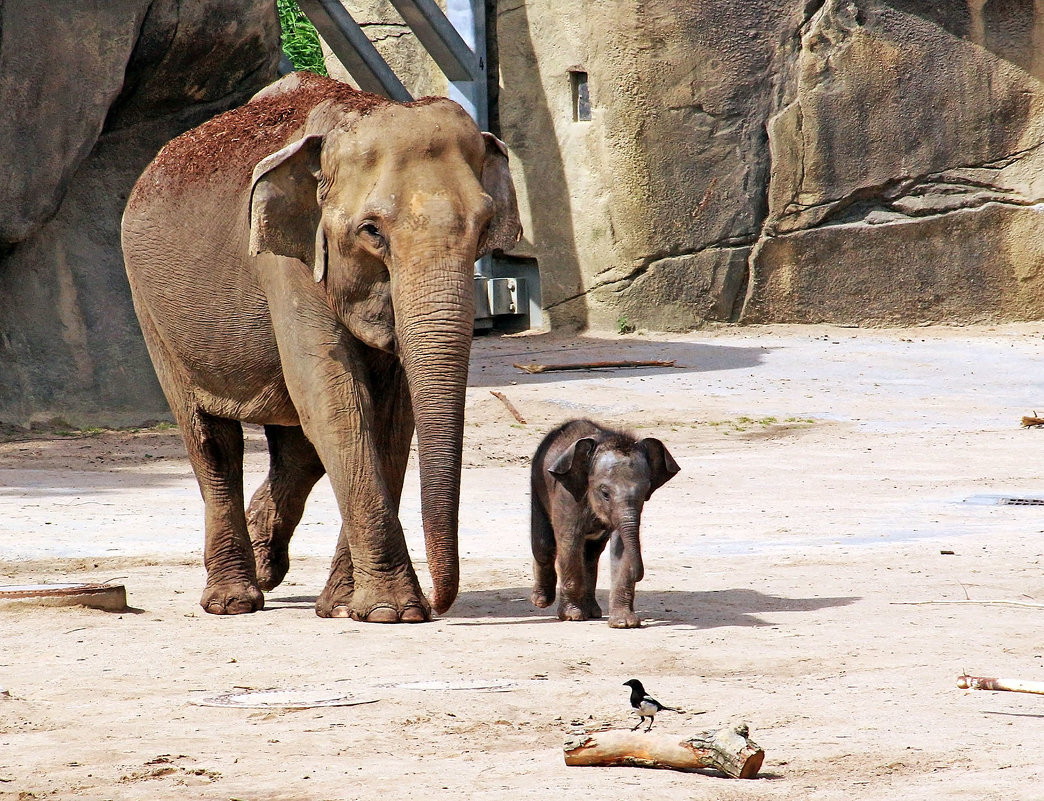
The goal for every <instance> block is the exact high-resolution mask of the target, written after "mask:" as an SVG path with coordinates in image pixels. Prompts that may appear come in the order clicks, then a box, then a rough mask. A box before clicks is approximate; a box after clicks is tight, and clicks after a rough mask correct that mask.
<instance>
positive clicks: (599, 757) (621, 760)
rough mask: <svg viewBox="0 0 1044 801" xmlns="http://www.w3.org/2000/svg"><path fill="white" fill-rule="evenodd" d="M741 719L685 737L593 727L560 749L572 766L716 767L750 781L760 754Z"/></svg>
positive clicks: (762, 755) (732, 775)
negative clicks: (740, 722)
mask: <svg viewBox="0 0 1044 801" xmlns="http://www.w3.org/2000/svg"><path fill="white" fill-rule="evenodd" d="M749 733H750V731H749V728H748V727H747V725H746V724H745V723H743V724H739V725H736V726H727V727H726V728H724V729H720V730H719V731H705V732H702V733H700V734H697V735H696V736H695V737H691V738H689V739H688V740H681V741H679V740H677V739H675V737H672V736H669V735H661V734H651V735H650V734H644V733H642V734H637V733H633V732H629V731H621V730H614V731H599V732H590V733H584V734H578V735H572V736H570V737H569V738H567V739H566V742H565V745H564V746H563V750H564V751H565V763H566V765H572V766H595V767H611V766H614V765H623V766H626V767H632V768H671V769H673V770H694V769H697V768H704V769H706V768H710V769H713V770H719V771H721V772H722V773H724V774H725V775H726V776H729V777H731V778H733V779H737V778H738V779H753V778H755V777H756V776H757V775H758V771H759V770H761V763H762V762H764V761H765V752H764V751H762V750H761V749H760V748H759V747H758V746H757V745H756V744H755V743H754V742H753V741H751V740H749V739H748V738H747V735H748V734H749Z"/></svg>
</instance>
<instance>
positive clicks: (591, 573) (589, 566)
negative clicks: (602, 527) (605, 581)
mask: <svg viewBox="0 0 1044 801" xmlns="http://www.w3.org/2000/svg"><path fill="white" fill-rule="evenodd" d="M608 542H609V539H608V538H607V537H603V538H601V539H597V540H588V541H587V542H586V543H585V544H584V579H585V583H584V597H583V599H582V601H581V607H582V608H583V610H584V613H585V614H586V615H587V617H589V618H594V619H598V618H600V617H601V616H602V607H600V606H599V605H598V600H597V599H596V598H595V587H596V586H597V584H598V560H599V558H601V556H602V551H604V550H605V546H606V543H608Z"/></svg>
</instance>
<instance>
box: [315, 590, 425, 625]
mask: <svg viewBox="0 0 1044 801" xmlns="http://www.w3.org/2000/svg"><path fill="white" fill-rule="evenodd" d="M344 589H345V588H343V587H340V586H339V585H337V586H334V587H333V588H331V586H330V585H329V584H328V585H327V587H326V588H325V589H324V590H323V592H322V594H321V595H320V596H319V598H318V600H317V601H316V602H315V613H316V614H317V615H318V616H319V617H341V618H344V617H348V618H351V619H352V620H358V621H360V622H363V623H424V622H426V621H428V620H431V606H430V605H429V604H428V601H427V600H426V599H425V598H424V596H423V594H421V592H420V588H419V587H418V588H415V592H413V591H410V592H405V593H404V592H401V591H400V592H398V593H392V597H390V598H389V597H387V595H385V596H384V597H381V595H379V594H378V593H377V592H376V591H375V590H367V589H365V588H361V587H359V586H356V587H354V588H353V589H352V590H350V591H349V592H348V593H347V594H346V593H345V592H344ZM411 589H413V588H411Z"/></svg>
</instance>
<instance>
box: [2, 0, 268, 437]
mask: <svg viewBox="0 0 1044 801" xmlns="http://www.w3.org/2000/svg"><path fill="white" fill-rule="evenodd" d="M278 60H279V22H278V18H277V16H276V12H275V6H274V3H271V2H265V1H264V0H204V1H203V2H187V1H185V0H153V1H152V2H149V1H148V0H119V1H118V2H109V3H90V4H85V3H81V2H76V0H61V1H60V2H57V3H48V4H46V9H45V8H44V6H41V4H39V3H29V2H19V1H18V0H6V2H3V3H0V63H2V64H3V65H4V69H3V73H2V75H0V107H2V108H3V109H4V113H3V114H2V115H0V188H2V191H0V422H2V423H14V424H19V425H28V424H30V423H32V422H35V421H42V420H49V419H51V418H54V417H61V418H63V419H65V420H66V421H68V422H69V423H72V424H74V425H84V424H88V423H89V424H94V425H97V424H109V425H119V424H129V423H137V422H141V421H142V420H144V419H148V418H158V417H165V416H167V415H168V414H169V412H168V410H167V405H166V401H165V400H164V398H163V395H162V393H161V392H160V389H159V385H158V383H157V382H156V379H155V376H154V374H153V372H152V366H151V363H150V361H149V359H148V355H147V353H146V352H145V346H144V342H143V341H142V338H141V333H140V331H139V329H138V324H137V320H136V318H135V316H134V311H133V308H132V306H131V300H130V292H129V290H128V288H127V280H126V276H125V274H124V270H123V258H122V255H121V252H120V246H119V223H120V216H121V214H122V212H123V205H124V203H125V202H126V197H127V193H128V192H129V191H130V188H131V187H132V186H133V184H134V182H135V180H137V177H138V175H139V174H140V173H141V170H142V169H143V168H144V167H145V165H146V164H148V162H149V161H150V160H151V159H152V157H153V156H154V155H155V154H156V152H157V151H158V150H159V149H160V147H162V146H163V145H164V144H165V143H166V142H167V141H169V140H170V139H172V138H173V137H174V136H176V135H178V134H179V133H181V132H182V131H185V130H187V129H188V128H191V127H193V126H194V125H197V124H199V123H200V122H202V121H203V120H205V119H208V118H209V117H211V116H213V115H214V114H216V113H219V112H221V111H224V110H226V109H228V108H231V107H233V106H236V105H239V104H240V103H243V102H245V101H246V100H247V99H248V98H249V97H250V95H251V94H253V93H254V92H255V91H256V90H257V89H259V88H260V87H262V86H264V85H266V84H267V83H269V82H270V81H271V80H273V79H274V78H275V77H276V76H277V67H278Z"/></svg>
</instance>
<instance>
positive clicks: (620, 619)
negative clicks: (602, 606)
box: [609, 609, 642, 629]
mask: <svg viewBox="0 0 1044 801" xmlns="http://www.w3.org/2000/svg"><path fill="white" fill-rule="evenodd" d="M641 625H642V620H641V618H639V617H638V615H636V614H635V613H634V612H632V611H631V610H630V609H615V610H612V609H611V610H609V628H611V629H637V628H640V627H641Z"/></svg>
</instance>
